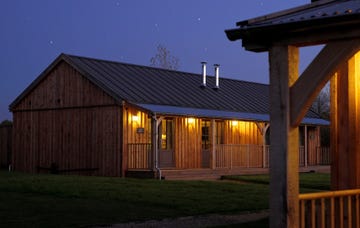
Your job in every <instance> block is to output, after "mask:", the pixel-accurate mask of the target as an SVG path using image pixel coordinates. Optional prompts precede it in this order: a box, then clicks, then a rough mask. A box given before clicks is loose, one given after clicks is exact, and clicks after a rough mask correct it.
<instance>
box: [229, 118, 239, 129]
mask: <svg viewBox="0 0 360 228" xmlns="http://www.w3.org/2000/svg"><path fill="white" fill-rule="evenodd" d="M238 125H239V121H237V120H232V121H231V126H233V127H237V126H238Z"/></svg>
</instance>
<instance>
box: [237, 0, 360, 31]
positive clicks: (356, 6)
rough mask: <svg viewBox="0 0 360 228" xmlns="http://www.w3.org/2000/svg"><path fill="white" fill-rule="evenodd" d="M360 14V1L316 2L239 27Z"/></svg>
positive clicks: (245, 23)
mask: <svg viewBox="0 0 360 228" xmlns="http://www.w3.org/2000/svg"><path fill="white" fill-rule="evenodd" d="M359 13H360V1H358V0H340V1H339V0H331V1H329V0H327V1H319V2H314V3H312V4H307V5H304V6H301V7H296V8H293V9H289V10H284V11H281V12H278V13H273V14H269V15H265V16H261V17H258V18H254V19H250V20H245V21H240V22H238V23H237V25H238V26H240V27H244V28H249V27H255V26H256V27H258V26H269V25H277V24H286V23H296V22H300V21H307V20H309V21H310V20H317V19H324V18H335V17H342V16H347V15H351V14H359Z"/></svg>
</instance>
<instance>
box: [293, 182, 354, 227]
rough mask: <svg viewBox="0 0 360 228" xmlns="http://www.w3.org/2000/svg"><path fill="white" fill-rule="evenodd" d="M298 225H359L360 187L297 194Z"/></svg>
mask: <svg viewBox="0 0 360 228" xmlns="http://www.w3.org/2000/svg"><path fill="white" fill-rule="evenodd" d="M299 204H300V216H299V217H300V227H301V228H305V227H309V228H312V227H314V228H315V227H321V228H325V227H330V228H335V227H357V228H359V227H360V189H355V190H342V191H332V192H319V193H307V194H300V195H299Z"/></svg>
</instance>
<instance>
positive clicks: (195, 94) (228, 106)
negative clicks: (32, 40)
mask: <svg viewBox="0 0 360 228" xmlns="http://www.w3.org/2000/svg"><path fill="white" fill-rule="evenodd" d="M61 61H65V62H67V63H68V64H70V65H71V66H72V67H74V68H75V69H77V70H78V71H79V72H80V73H81V74H82V75H84V76H85V77H86V78H87V79H88V80H90V81H91V82H93V83H94V84H95V85H96V86H98V87H100V88H101V89H102V90H103V91H104V92H106V93H107V94H108V95H110V96H111V97H113V98H114V99H115V100H116V101H117V102H119V103H122V102H128V103H131V104H135V105H138V106H140V107H142V108H144V109H146V110H149V111H152V112H156V113H163V114H178V115H196V116H204V117H216V118H221V117H222V118H236V119H247V120H259V121H260V120H261V121H268V113H269V102H268V101H269V87H268V85H266V84H260V83H254V82H246V81H241V80H235V79H227V78H222V77H220V88H219V89H214V88H213V87H214V86H215V77H213V76H207V86H206V87H202V86H201V83H202V75H201V74H192V73H186V72H179V71H172V70H165V69H159V68H153V67H147V66H138V65H133V64H127V63H119V62H113V61H106V60H99V59H92V58H86V57H79V56H73V55H66V54H61V55H60V56H59V57H58V58H57V59H56V60H55V61H54V62H53V63H52V64H51V65H50V66H49V67H48V68H47V69H46V70H45V71H44V72H43V73H42V74H41V75H40V76H39V77H38V78H37V79H36V80H35V81H34V82H33V83H32V84H31V85H30V86H29V87H28V88H27V89H26V90H25V91H24V92H23V93H22V94H21V95H20V96H19V97H18V98H17V99H16V100H15V101H14V102H13V103H12V104H11V105H10V109H12V107H14V106H15V105H16V104H17V103H18V102H20V100H21V99H22V98H23V97H24V96H26V94H27V93H29V92H30V91H31V90H33V89H34V88H35V87H36V85H37V84H38V83H40V81H41V80H42V78H44V77H46V76H47V74H48V72H50V71H51V69H52V68H53V67H55V66H56V65H57V64H58V63H59V62H61ZM199 68H200V65H199ZM208 71H209V70H208ZM306 118H315V119H317V118H318V115H317V114H315V113H314V112H312V111H309V112H308V113H307V115H306Z"/></svg>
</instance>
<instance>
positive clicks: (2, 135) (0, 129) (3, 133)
mask: <svg viewBox="0 0 360 228" xmlns="http://www.w3.org/2000/svg"><path fill="white" fill-rule="evenodd" d="M11 146H12V123H11V122H10V121H4V122H2V123H1V124H0V169H11V167H9V165H10V164H11V151H12V149H11Z"/></svg>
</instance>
